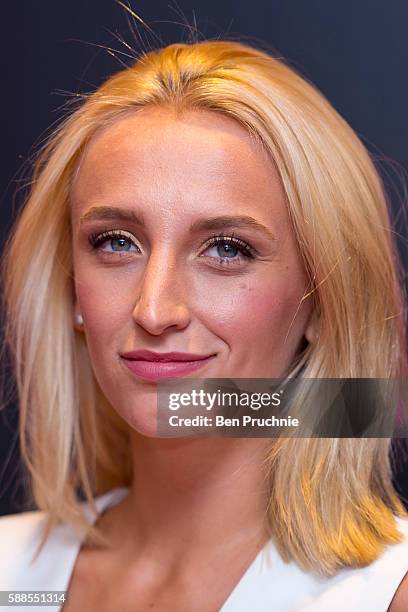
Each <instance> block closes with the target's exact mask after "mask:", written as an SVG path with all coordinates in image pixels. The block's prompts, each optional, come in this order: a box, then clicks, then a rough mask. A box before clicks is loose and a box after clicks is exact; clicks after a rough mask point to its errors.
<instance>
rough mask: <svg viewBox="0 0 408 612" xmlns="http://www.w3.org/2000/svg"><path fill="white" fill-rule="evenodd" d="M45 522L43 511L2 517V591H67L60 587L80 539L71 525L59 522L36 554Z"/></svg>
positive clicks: (45, 515)
mask: <svg viewBox="0 0 408 612" xmlns="http://www.w3.org/2000/svg"><path fill="white" fill-rule="evenodd" d="M46 523H47V514H46V513H45V512H43V511H40V510H36V511H31V512H22V513H20V514H12V515H8V516H3V517H0V542H1V547H0V590H5V591H10V590H13V591H14V590H16V591H17V590H18V591H25V590H50V585H52V586H53V587H54V588H53V589H51V590H64V589H60V588H58V587H59V586H60V585H63V584H64V576H65V572H66V564H67V563H68V561H69V560H70V557H71V553H74V552H75V550H76V548H77V546H78V542H79V540H78V537H77V536H76V535H75V532H74V531H73V530H72V528H70V527H69V526H68V525H56V526H55V527H54V528H53V529H52V530H51V532H50V534H49V536H48V538H47V541H46V543H45V545H44V546H43V548H42V549H41V552H40V553H39V554H38V555H37V553H38V550H39V545H40V544H41V542H42V539H43V535H44V529H45V526H46ZM62 560H63V561H62Z"/></svg>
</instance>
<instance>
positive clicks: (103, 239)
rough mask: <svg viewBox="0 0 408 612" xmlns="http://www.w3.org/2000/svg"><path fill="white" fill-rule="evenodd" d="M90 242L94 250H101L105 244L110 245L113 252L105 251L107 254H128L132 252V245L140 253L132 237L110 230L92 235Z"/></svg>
mask: <svg viewBox="0 0 408 612" xmlns="http://www.w3.org/2000/svg"><path fill="white" fill-rule="evenodd" d="M88 240H89V243H90V245H91V246H92V248H93V249H99V247H101V246H102V245H103V244H105V243H109V244H110V246H111V249H112V251H104V252H105V253H106V252H107V253H110V254H112V253H127V252H129V251H130V249H131V246H132V244H133V246H135V247H136V249H137V251H138V252H140V249H139V247H138V246H137V245H136V244H135V242H134V240H133V239H132V238H131V237H130V235H127V234H125V233H123V232H117V231H115V230H109V231H107V232H102V233H101V234H91V235H90V236H89V238H88ZM133 252H134V251H133Z"/></svg>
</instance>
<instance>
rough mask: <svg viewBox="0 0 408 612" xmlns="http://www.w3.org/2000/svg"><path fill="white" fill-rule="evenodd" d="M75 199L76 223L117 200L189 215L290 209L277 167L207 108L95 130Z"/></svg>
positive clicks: (157, 113) (163, 111) (149, 115)
mask: <svg viewBox="0 0 408 612" xmlns="http://www.w3.org/2000/svg"><path fill="white" fill-rule="evenodd" d="M71 201H72V212H73V215H74V216H75V217H76V216H77V215H79V214H81V213H83V212H84V210H85V209H86V208H88V207H89V206H91V205H94V204H96V203H100V204H107V203H109V205H115V204H116V203H119V201H120V204H121V205H129V206H131V205H132V203H134V204H136V203H137V204H138V205H139V204H146V205H147V204H149V203H150V204H152V205H154V204H155V203H158V202H160V204H161V207H163V206H164V204H165V203H167V204H168V206H169V209H172V210H175V209H176V208H177V207H181V208H183V210H185V211H187V210H188V211H191V212H194V211H196V210H197V212H199V211H200V210H201V211H202V209H203V207H204V208H206V209H209V208H212V207H214V208H215V209H217V208H219V207H220V206H229V207H231V205H234V206H235V207H236V206H247V207H248V206H249V207H250V208H251V209H252V212H253V211H254V209H259V211H261V210H262V208H263V207H266V209H265V212H267V210H268V211H269V212H271V208H272V207H274V208H275V214H276V213H278V212H280V213H281V214H284V210H282V209H284V208H286V207H285V204H284V196H283V192H282V187H281V184H280V180H279V177H278V174H277V171H276V169H275V167H274V164H273V162H272V161H271V159H270V157H269V155H268V154H267V152H266V151H265V150H264V148H263V147H262V146H261V145H260V143H259V142H257V141H256V140H255V138H254V137H253V136H251V135H250V133H249V132H248V131H247V130H246V129H245V128H244V127H243V126H242V125H240V124H239V123H238V122H237V121H235V120H234V119H232V118H229V117H227V116H224V115H222V114H220V113H216V112H213V111H206V110H196V111H188V112H185V113H184V114H183V115H182V116H177V117H176V116H175V114H174V112H173V111H172V110H171V109H167V108H158V107H157V108H144V109H143V110H141V111H137V112H132V113H129V114H127V115H126V116H124V117H121V118H119V119H117V120H115V122H114V123H112V124H111V125H109V126H107V127H104V128H102V129H100V130H98V131H97V132H96V134H95V135H94V136H93V138H92V139H91V141H90V142H89V143H88V145H87V147H86V149H85V151H84V153H83V155H82V158H81V160H80V163H79V165H78V168H77V171H76V174H75V176H74V179H73V182H72V186H71ZM246 212H248V210H247V211H246Z"/></svg>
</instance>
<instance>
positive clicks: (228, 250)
mask: <svg viewBox="0 0 408 612" xmlns="http://www.w3.org/2000/svg"><path fill="white" fill-rule="evenodd" d="M207 246H208V248H209V249H212V248H214V249H215V251H216V256H215V257H216V258H218V260H219V262H220V263H221V264H227V265H230V264H235V263H239V262H242V257H243V258H244V259H254V258H255V254H254V252H253V249H252V248H251V247H250V246H249V244H247V243H246V242H244V240H241V239H240V238H235V237H234V236H216V235H214V236H212V237H211V239H210V240H209V241H208V243H207ZM208 248H207V250H208ZM239 254H241V256H242V257H239V256H238V255H239ZM206 257H213V256H211V255H210V256H209V255H206Z"/></svg>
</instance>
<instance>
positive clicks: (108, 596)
mask: <svg viewBox="0 0 408 612" xmlns="http://www.w3.org/2000/svg"><path fill="white" fill-rule="evenodd" d="M99 206H111V207H121V208H125V209H127V210H128V211H129V210H134V211H135V212H137V213H138V214H139V215H140V216H142V217H143V220H144V226H143V227H140V226H139V225H136V224H135V223H134V222H132V221H123V220H108V221H107V220H87V221H83V222H80V220H81V217H83V215H84V214H85V213H88V212H89V211H90V209H91V208H93V207H99ZM71 215H72V227H73V242H72V248H73V260H74V275H75V312H76V313H81V314H82V316H83V320H84V325H83V327H78V331H79V332H80V333H84V334H85V337H86V342H87V346H88V350H89V354H90V358H91V363H92V366H93V369H94V373H95V376H96V378H97V380H98V382H99V384H100V387H101V389H102V390H103V392H104V393H105V395H106V397H107V398H108V399H109V401H110V402H111V404H112V406H113V408H114V409H115V410H116V411H117V412H118V414H119V415H120V416H121V417H122V418H123V419H124V420H125V421H126V422H127V423H128V425H129V426H130V430H131V439H132V458H133V465H134V482H133V484H132V487H131V490H130V493H129V495H128V496H127V497H126V498H125V500H124V501H123V502H121V503H120V504H118V505H117V506H115V507H114V508H112V509H110V510H108V511H107V512H106V514H104V515H103V516H102V517H100V519H99V521H98V525H99V526H100V527H101V529H102V531H103V532H104V533H105V534H106V535H107V536H108V537H109V539H110V540H111V542H112V544H113V547H112V551H95V550H92V549H89V548H88V547H87V546H86V545H84V546H83V548H82V549H81V551H80V554H79V556H78V559H77V562H76V565H75V569H74V573H73V576H72V579H71V583H70V587H69V596H70V603H69V604H68V609H69V610H74V609H80V602H81V603H82V607H83V605H84V602H86V604H87V606H86V607H87V609H88V610H93V609H95V610H96V609H99V610H104V609H106V610H108V609H113V608H109V606H112V605H117V603H118V600H117V599H113V595H112V588H111V585H112V584H113V582H112V581H113V580H115V582H114V584H115V585H116V586H117V588H115V597H118V593H121V595H120V597H121V600H120V601H121V605H122V608H121V609H123V610H126V609H129V610H130V609H134V606H135V602H137V604H138V607H137V609H138V610H141V611H143V610H151V609H158V610H163V609H179V610H200V612H205V611H206V610H207V609H208V610H215V609H219V608H220V607H221V606H222V604H223V603H224V602H225V600H226V599H227V597H228V595H229V594H230V593H231V591H232V590H233V589H234V587H235V585H236V584H237V583H238V582H239V579H240V578H241V576H242V574H243V573H244V571H245V570H246V568H247V567H248V566H249V564H250V563H251V561H252V560H253V558H254V557H255V556H256V554H257V552H258V551H259V550H260V549H261V548H262V546H263V545H264V544H265V542H266V540H267V534H266V531H265V527H264V515H265V507H266V499H267V491H266V485H265V483H264V480H263V478H264V473H263V469H262V458H263V456H264V453H265V450H266V448H267V447H268V446H269V444H270V441H269V440H267V439H256V438H248V439H243V438H236V439H234V438H196V439H161V438H159V437H158V436H157V435H156V432H155V419H156V385H155V384H154V383H152V382H148V381H145V380H141V379H137V378H136V377H135V376H134V375H133V374H132V373H131V372H130V371H129V370H128V369H127V368H126V367H125V366H124V365H123V362H122V361H121V358H120V353H123V352H126V351H130V350H136V349H141V348H145V349H150V350H155V351H159V352H162V351H187V352H194V353H199V354H203V355H207V354H209V353H211V354H212V353H214V354H215V357H214V358H213V359H212V360H211V361H210V362H209V363H208V364H207V365H206V366H204V367H203V368H202V369H200V370H199V371H197V372H196V373H194V374H192V375H191V376H192V377H193V378H194V377H195V378H199V377H203V378H207V377H208V378H211V377H214V378H216V377H226V378H228V377H230V378H234V377H235V378H238V377H242V378H273V377H279V376H282V375H283V374H284V372H286V371H287V369H288V368H289V367H290V364H291V362H292V360H293V357H294V356H295V354H296V353H297V351H298V350H299V347H300V346H301V343H302V341H303V338H304V337H306V339H307V340H308V341H310V342H312V341H313V339H314V337H315V334H316V322H315V319H314V313H313V311H312V306H311V303H310V302H309V300H303V301H302V297H303V295H304V294H305V293H306V290H307V278H306V275H305V272H304V269H303V267H302V263H301V258H300V254H299V251H298V247H297V244H296V240H295V237H294V234H293V231H292V228H291V226H290V222H289V217H288V212H287V207H286V203H285V198H284V193H283V190H282V186H281V184H280V181H279V178H278V175H277V172H276V170H275V168H274V165H273V163H272V162H271V160H270V158H269V157H268V155H267V154H266V152H265V151H264V150H263V149H262V148H261V147H260V145H259V144H257V143H256V142H255V141H254V140H253V139H251V137H250V136H249V134H248V133H247V131H246V130H245V129H244V128H243V127H242V126H240V125H239V124H238V123H237V122H235V121H234V120H232V119H230V118H227V117H225V116H223V115H221V114H218V113H214V112H209V111H202V110H200V111H189V112H188V113H185V114H184V115H183V116H182V117H181V118H176V117H175V115H174V113H173V112H172V111H171V110H170V109H165V108H146V109H143V110H142V111H141V112H138V113H132V114H129V115H127V116H126V117H124V118H123V117H122V118H121V119H119V120H117V121H116V122H115V123H113V124H112V125H110V126H108V127H105V128H103V129H102V130H100V131H99V132H98V133H97V134H96V135H95V136H94V137H93V139H92V140H91V142H90V143H89V145H88V146H87V148H86V150H85V153H84V155H83V157H82V159H81V162H80V164H79V167H78V170H77V173H76V175H75V178H74V180H73V183H72V190H71ZM225 215H228V216H231V215H234V216H237V215H240V216H243V215H245V216H250V217H252V218H253V219H255V220H256V221H257V223H258V224H260V225H262V226H263V229H256V228H255V227H237V226H236V225H234V226H231V227H230V226H223V227H221V228H218V229H216V230H208V229H207V230H200V231H196V232H194V233H191V232H190V225H191V224H192V223H194V222H197V221H199V220H203V219H209V218H213V217H219V216H225ZM106 230H120V231H122V232H125V234H126V235H127V236H128V237H130V242H127V250H124V247H123V246H122V247H120V246H118V245H117V243H115V241H113V242H112V241H111V240H110V239H108V240H107V241H106V242H105V243H104V244H103V245H101V246H100V247H99V249H98V250H92V248H91V247H90V245H89V241H88V237H89V235H90V234H91V233H101V232H103V231H106ZM232 233H233V235H234V236H235V237H238V238H239V239H241V240H243V241H244V242H245V243H247V244H248V245H250V246H251V247H252V249H253V252H255V257H254V259H247V258H245V256H244V255H242V253H240V251H239V250H236V249H235V250H234V251H233V253H232V256H231V255H230V257H231V258H232V261H231V260H230V261H229V263H228V261H225V259H227V258H228V255H227V252H226V249H225V243H224V244H221V245H219V246H218V247H217V246H210V245H208V240H209V239H210V238H211V236H212V235H213V234H217V235H221V236H231V234H232ZM132 241H133V243H134V245H133V244H132ZM120 248H121V249H122V251H121V252H118V251H117V250H115V249H120ZM230 253H231V252H230ZM220 258H222V260H223V261H220ZM243 491H245V495H243V494H242V492H243ZM220 542H222V546H220ZM220 568H223V572H220V571H219V569H220ZM204 602H207V603H204ZM206 605H208V608H205V607H204V606H206ZM76 606H77V607H76ZM132 606H133V608H132Z"/></svg>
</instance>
